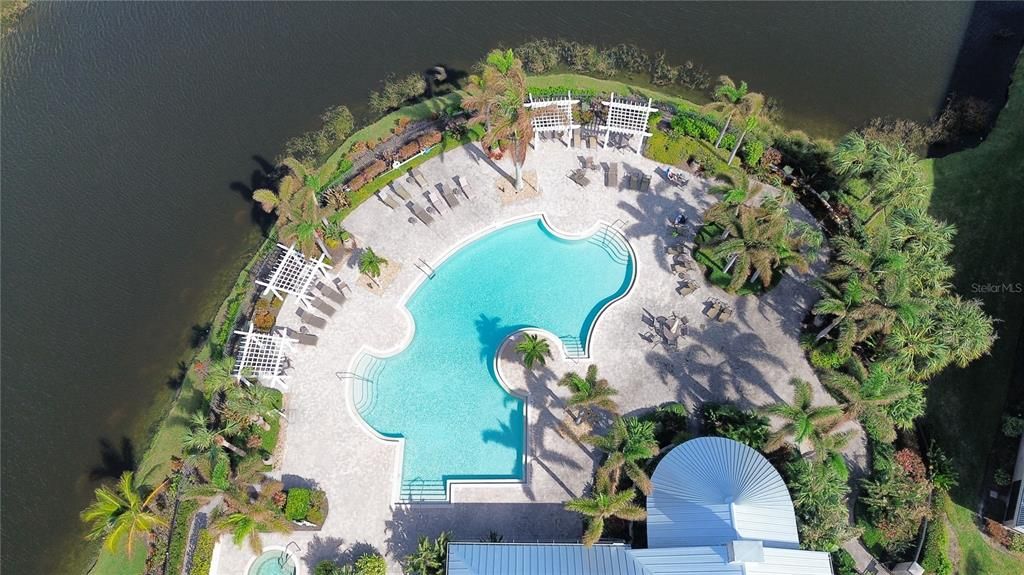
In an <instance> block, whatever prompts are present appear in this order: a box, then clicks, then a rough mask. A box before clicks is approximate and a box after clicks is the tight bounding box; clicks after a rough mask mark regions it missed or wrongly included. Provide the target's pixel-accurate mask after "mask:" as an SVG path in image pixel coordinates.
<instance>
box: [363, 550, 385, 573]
mask: <svg viewBox="0 0 1024 575" xmlns="http://www.w3.org/2000/svg"><path fill="white" fill-rule="evenodd" d="M387 572H388V563H387V561H385V560H384V557H382V556H381V555H378V554H377V553H367V554H366V555H363V556H362V557H360V558H359V559H356V575H387Z"/></svg>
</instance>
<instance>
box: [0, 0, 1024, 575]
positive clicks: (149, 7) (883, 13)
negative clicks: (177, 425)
mask: <svg viewBox="0 0 1024 575" xmlns="http://www.w3.org/2000/svg"><path fill="white" fill-rule="evenodd" d="M973 9H974V7H973V6H972V5H971V4H969V3H941V4H925V3H907V4H896V3H871V4H866V3H858V4H835V3H830V4H822V5H811V4H804V3H800V4H782V3H767V4H756V5H749V4H744V5H742V6H741V5H733V4H726V3H709V4H701V5H694V4H652V3H639V4H611V3H600V4H586V5H584V4H559V5H545V4H536V3H526V4H513V3H503V4H455V3H444V4H398V3H387V4H345V5H341V4H327V3H287V4H285V3H281V4H266V3H246V4H228V3H214V4H185V3H85V2H82V3H39V4H35V5H33V6H32V8H31V9H30V10H29V12H28V13H27V14H26V16H25V18H24V20H23V21H22V22H21V23H20V24H19V25H18V27H17V30H16V31H14V32H13V33H12V34H10V35H9V36H8V37H7V38H4V40H3V42H2V74H3V76H2V79H3V82H2V107H0V121H2V133H0V136H2V147H3V165H2V172H0V177H2V180H0V187H2V191H3V194H2V197H0V215H2V230H3V237H2V249H3V257H2V280H3V292H2V305H3V321H2V328H0V329H2V339H3V346H2V350H0V355H2V362H3V402H2V416H0V422H2V440H3V450H2V480H3V501H2V514H3V519H4V525H3V531H2V546H3V551H4V557H3V567H4V570H5V571H7V570H9V571H10V572H11V573H57V572H70V573H75V572H81V571H82V570H83V569H85V568H86V567H87V566H88V565H89V563H90V560H91V556H90V553H91V547H90V546H89V545H86V544H84V543H82V541H81V534H82V531H81V525H80V524H79V521H78V518H77V515H78V512H79V510H80V509H81V508H82V507H83V506H84V505H85V504H86V503H87V502H88V501H89V499H90V497H91V493H92V490H93V489H94V488H95V486H96V485H97V481H96V479H97V478H99V477H103V476H104V475H116V474H117V473H119V471H120V469H121V468H123V467H125V466H127V465H130V462H131V461H132V460H135V459H137V458H138V457H139V456H140V455H141V452H142V450H143V449H144V440H145V438H146V437H147V435H148V431H149V430H148V427H149V426H150V425H151V423H152V421H153V420H154V417H155V415H157V414H159V413H161V412H162V411H163V410H164V409H165V408H166V406H167V403H168V401H169V399H170V398H171V396H172V394H173V385H172V384H173V381H174V379H175V376H176V374H177V373H178V366H177V363H178V361H180V359H181V358H182V357H183V355H184V354H185V353H186V352H187V351H188V349H189V345H190V339H191V336H192V333H193V329H192V328H193V326H195V325H201V324H203V323H205V322H206V321H207V320H208V319H209V317H210V315H211V314H212V312H213V310H214V309H215V308H216V306H217V305H218V303H219V301H220V299H221V298H223V297H224V295H225V294H226V290H227V288H228V287H229V285H230V283H231V279H232V278H233V277H234V276H235V274H236V273H237V270H238V268H239V267H240V265H241V262H242V261H244V259H245V258H246V256H247V254H248V253H249V252H250V251H251V250H252V249H253V247H254V246H255V245H257V244H258V242H259V241H260V230H259V228H258V227H257V226H256V225H254V223H253V218H252V206H251V203H250V202H249V201H248V199H247V198H246V197H245V194H244V193H243V192H244V188H245V187H246V186H248V185H249V184H250V182H251V179H252V175H253V173H254V172H258V171H259V170H260V161H261V160H267V159H269V160H272V159H273V158H274V157H275V156H277V155H278V154H279V153H280V149H281V144H282V143H283V142H284V141H285V140H286V139H287V138H288V137H290V136H293V135H296V134H298V133H300V132H303V131H305V130H308V129H311V128H314V127H315V126H316V125H317V118H318V116H319V114H320V112H321V111H322V110H323V109H324V108H326V107H328V106H330V105H333V104H339V103H340V104H346V105H348V106H350V107H351V108H352V110H353V111H354V112H355V113H356V114H357V116H361V117H364V118H365V116H366V106H365V102H366V101H367V96H368V93H369V92H370V90H372V89H375V88H377V87H378V86H379V85H380V80H382V79H383V78H385V77H386V76H388V74H391V73H394V74H396V75H404V74H408V73H410V72H416V71H420V70H423V69H426V68H429V67H431V66H433V65H435V64H444V65H447V66H450V67H453V68H455V69H463V70H465V69H469V68H470V67H471V66H472V64H473V62H475V61H476V60H478V59H479V58H480V57H481V56H482V55H483V54H484V53H485V52H486V51H487V50H488V49H490V48H493V47H496V46H497V45H499V44H503V45H506V46H510V45H515V44H517V43H519V42H521V41H523V40H526V39H529V38H532V37H556V36H563V37H567V38H572V39H576V40H581V41H587V42H595V43H602V44H613V43H619V42H632V43H635V44H637V45H639V46H641V47H643V48H646V49H649V50H651V51H652V52H653V51H664V52H665V53H666V58H667V60H668V61H669V62H672V63H675V64H681V63H683V62H685V61H687V60H691V61H693V62H694V63H696V64H698V65H701V66H703V67H704V68H705V69H707V70H708V71H709V72H710V73H711V74H712V75H718V74H723V73H727V74H729V75H730V76H732V77H733V78H736V79H743V80H746V81H747V82H749V83H750V85H751V87H752V88H753V89H755V90H757V91H760V92H763V93H766V94H768V95H771V96H773V97H775V98H777V99H778V101H779V103H780V105H781V107H782V109H783V111H784V118H785V122H786V123H787V124H788V125H790V126H800V127H802V128H804V129H805V130H806V131H809V132H812V133H815V134H824V135H830V136H834V135H838V134H840V133H842V132H843V131H844V130H847V129H849V128H851V127H853V126H856V125H858V124H861V123H862V122H864V121H866V120H868V119H870V118H872V117H875V116H880V115H891V116H899V117H907V118H911V119H917V120H923V119H926V118H927V117H928V116H930V115H931V114H933V113H934V112H935V111H936V110H937V108H938V107H939V106H940V105H941V103H942V101H943V98H944V95H945V93H946V89H947V86H948V85H949V84H950V82H951V78H952V76H953V72H954V70H955V69H956V67H957V62H958V54H959V53H960V49H961V39H962V38H963V37H964V36H965V33H966V31H967V30H968V23H969V22H972V10H973ZM975 32H976V33H977V31H975ZM980 34H981V35H980V36H979V37H981V38H983V39H984V38H986V37H987V36H986V35H985V34H991V31H985V30H982V31H981V32H980ZM993 84H994V86H995V88H994V92H993V93H997V92H998V91H999V90H1000V86H1002V88H1005V80H1004V79H999V78H995V80H994V81H993ZM240 190H241V191H240Z"/></svg>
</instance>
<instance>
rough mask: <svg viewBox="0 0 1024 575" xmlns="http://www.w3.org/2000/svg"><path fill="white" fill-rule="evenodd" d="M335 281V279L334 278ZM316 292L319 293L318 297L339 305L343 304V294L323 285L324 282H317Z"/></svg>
mask: <svg viewBox="0 0 1024 575" xmlns="http://www.w3.org/2000/svg"><path fill="white" fill-rule="evenodd" d="M335 279H337V278H335ZM316 290H317V291H318V292H320V295H322V296H324V297H325V298H327V299H329V300H331V301H333V302H334V303H336V304H338V305H341V304H344V303H345V294H343V293H341V292H340V291H338V290H336V289H334V288H332V287H331V286H329V285H327V284H325V283H324V282H322V281H320V280H317V282H316Z"/></svg>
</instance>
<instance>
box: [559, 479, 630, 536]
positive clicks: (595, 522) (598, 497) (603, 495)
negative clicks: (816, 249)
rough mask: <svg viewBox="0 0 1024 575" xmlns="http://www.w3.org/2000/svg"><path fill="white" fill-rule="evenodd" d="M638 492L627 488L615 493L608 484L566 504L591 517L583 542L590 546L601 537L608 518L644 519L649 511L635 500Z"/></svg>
mask: <svg viewBox="0 0 1024 575" xmlns="http://www.w3.org/2000/svg"><path fill="white" fill-rule="evenodd" d="M635 498H636V492H635V491H633V490H632V489H627V490H626V491H623V492H622V493H615V492H614V491H613V490H611V488H610V487H609V486H607V485H601V486H599V487H596V488H595V490H594V494H593V495H592V496H591V497H579V498H576V499H572V500H570V501H569V502H567V503H566V504H565V508H566V509H567V510H569V511H575V512H576V513H580V514H582V515H586V516H587V517H589V518H590V524H589V525H588V526H587V530H586V531H584V532H583V544H584V545H586V546H587V547H590V546H591V545H593V544H594V543H597V542H598V541H599V540H600V539H601V535H602V534H603V533H604V522H605V520H606V519H610V518H612V517H617V518H619V519H624V520H626V521H643V520H644V519H646V518H647V512H646V511H645V510H644V508H643V507H640V506H639V505H637V504H636V503H634V502H633V500H634V499H635Z"/></svg>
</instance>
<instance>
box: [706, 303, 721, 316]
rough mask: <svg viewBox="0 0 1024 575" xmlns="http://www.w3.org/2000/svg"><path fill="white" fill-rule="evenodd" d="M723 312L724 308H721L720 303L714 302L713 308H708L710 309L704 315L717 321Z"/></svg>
mask: <svg viewBox="0 0 1024 575" xmlns="http://www.w3.org/2000/svg"><path fill="white" fill-rule="evenodd" d="M721 311H722V308H721V307H719V304H718V302H717V301H712V302H711V306H710V307H708V309H707V310H706V311H705V312H704V315H706V316H708V317H709V318H712V319H716V318H717V317H718V314H719V313H721Z"/></svg>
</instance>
